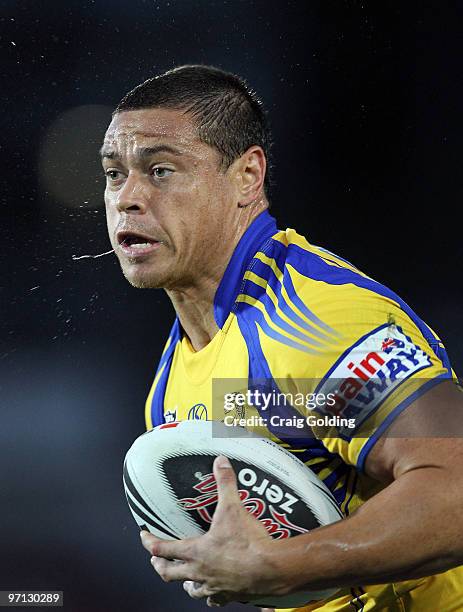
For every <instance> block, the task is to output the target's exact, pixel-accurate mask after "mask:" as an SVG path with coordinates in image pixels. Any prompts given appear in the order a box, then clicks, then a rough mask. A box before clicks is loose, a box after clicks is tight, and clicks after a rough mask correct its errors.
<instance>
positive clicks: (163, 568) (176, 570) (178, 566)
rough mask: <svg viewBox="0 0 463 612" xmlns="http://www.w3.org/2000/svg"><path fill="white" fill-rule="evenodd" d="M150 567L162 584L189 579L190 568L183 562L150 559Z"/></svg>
mask: <svg viewBox="0 0 463 612" xmlns="http://www.w3.org/2000/svg"><path fill="white" fill-rule="evenodd" d="M151 565H152V566H153V567H154V569H155V570H156V572H157V573H158V574H159V576H160V577H161V578H162V580H164V582H172V581H174V580H187V579H188V578H191V575H190V574H191V567H190V566H189V564H188V563H184V562H183V561H168V560H167V559H163V558H162V557H151Z"/></svg>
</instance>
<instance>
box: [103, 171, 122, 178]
mask: <svg viewBox="0 0 463 612" xmlns="http://www.w3.org/2000/svg"><path fill="white" fill-rule="evenodd" d="M105 175H106V178H107V179H108V180H109V181H117V179H118V178H119V175H120V172H119V170H106V172H105Z"/></svg>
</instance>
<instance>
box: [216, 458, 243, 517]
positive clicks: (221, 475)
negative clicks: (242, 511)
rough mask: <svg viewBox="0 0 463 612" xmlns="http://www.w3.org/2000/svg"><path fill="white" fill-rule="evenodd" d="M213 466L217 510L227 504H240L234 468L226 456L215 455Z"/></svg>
mask: <svg viewBox="0 0 463 612" xmlns="http://www.w3.org/2000/svg"><path fill="white" fill-rule="evenodd" d="M213 468H214V476H215V480H216V482H217V493H218V496H219V500H218V503H217V510H219V508H220V507H221V506H225V505H228V504H235V503H236V504H240V498H239V494H238V485H237V482H236V474H235V470H234V469H233V467H232V464H231V463H230V461H229V460H228V459H227V457H225V456H224V455H219V456H218V457H216V458H215V460H214V465H213ZM217 510H216V512H217Z"/></svg>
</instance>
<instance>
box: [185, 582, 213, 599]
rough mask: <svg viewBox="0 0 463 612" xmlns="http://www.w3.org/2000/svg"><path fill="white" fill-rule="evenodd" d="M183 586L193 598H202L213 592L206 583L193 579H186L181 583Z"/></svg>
mask: <svg viewBox="0 0 463 612" xmlns="http://www.w3.org/2000/svg"><path fill="white" fill-rule="evenodd" d="M183 588H184V589H185V591H186V592H187V593H188V595H189V596H190V597H192V598H193V599H204V598H205V597H209V596H210V595H212V594H213V591H212V590H211V589H210V588H209V587H208V586H207V585H206V584H203V583H201V582H195V581H194V580H186V581H185V582H184V583H183Z"/></svg>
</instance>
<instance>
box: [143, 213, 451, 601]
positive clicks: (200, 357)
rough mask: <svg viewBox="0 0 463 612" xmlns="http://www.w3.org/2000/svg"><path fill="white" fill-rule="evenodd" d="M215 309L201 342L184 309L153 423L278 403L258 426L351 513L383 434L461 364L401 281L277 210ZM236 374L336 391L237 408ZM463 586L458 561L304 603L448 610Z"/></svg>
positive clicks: (303, 390) (239, 382)
mask: <svg viewBox="0 0 463 612" xmlns="http://www.w3.org/2000/svg"><path fill="white" fill-rule="evenodd" d="M214 316H215V320H216V323H217V326H218V327H219V332H218V333H217V334H216V335H215V337H214V338H213V339H212V341H211V342H210V343H209V344H208V345H207V346H206V347H204V348H203V349H201V350H200V351H198V352H195V351H194V350H193V348H192V346H191V344H190V342H189V340H188V338H187V337H184V336H182V332H181V328H180V325H179V322H178V320H176V321H175V323H174V325H173V328H172V330H171V333H170V335H169V338H168V340H167V343H166V346H165V349H164V352H163V354H162V356H161V360H160V363H159V367H158V370H157V373H156V376H155V379H154V383H153V385H152V388H151V391H150V393H149V396H148V399H147V402H146V426H147V428H148V429H150V428H152V427H154V426H156V425H159V424H161V423H164V422H166V421H167V422H169V421H174V420H183V419H219V420H225V419H226V418H227V419H228V420H230V417H231V416H233V417H236V419H237V422H238V421H239V417H241V418H245V419H246V418H249V419H250V420H249V422H251V420H252V419H254V421H253V422H255V423H257V419H256V417H258V416H264V417H265V418H264V421H262V420H261V421H260V422H259V424H258V425H257V424H256V426H255V429H257V430H259V431H260V432H261V433H263V434H264V435H266V436H268V437H270V438H271V439H273V440H274V441H276V442H277V443H279V444H281V445H282V446H284V447H285V448H286V449H287V450H289V451H290V452H291V453H293V454H294V455H295V456H297V457H298V458H299V459H300V460H301V461H303V462H304V463H306V465H308V466H309V467H310V468H311V469H312V470H313V471H314V472H315V473H316V474H317V475H318V476H319V478H321V480H323V481H324V483H325V484H326V485H327V486H328V487H329V489H330V490H331V491H332V492H333V494H334V496H335V497H336V499H337V501H338V504H339V505H340V507H341V510H342V511H343V513H344V514H345V515H346V516H347V515H349V514H350V513H352V512H353V511H354V510H355V509H356V508H358V507H359V506H360V505H361V504H362V503H364V502H365V501H366V500H368V499H369V498H370V497H371V496H373V495H374V494H376V493H377V492H378V490H379V489H380V488H382V487H381V485H380V484H379V483H378V482H376V481H373V480H372V479H370V478H369V477H368V476H367V475H366V474H365V471H364V466H365V460H366V458H367V457H368V453H369V451H370V450H371V448H372V447H373V446H374V444H375V442H376V441H377V440H378V438H379V437H380V436H381V435H382V434H383V432H384V431H385V430H386V429H387V427H388V426H389V425H390V424H391V423H392V421H393V420H394V419H395V418H396V417H397V416H398V415H399V414H400V413H401V412H402V411H403V410H405V409H406V408H407V406H408V405H410V404H411V403H412V402H413V401H414V400H415V399H416V398H417V397H419V396H420V395H421V394H423V393H425V392H426V391H427V390H429V389H430V388H432V387H433V386H434V385H436V384H438V383H439V382H441V381H442V380H445V379H449V378H450V379H451V378H452V377H453V378H455V376H454V375H453V373H452V370H451V367H450V363H449V360H448V357H447V354H446V351H445V349H444V346H443V345H442V343H441V341H440V340H439V338H438V337H437V336H436V334H435V333H434V332H433V331H432V330H431V329H430V328H429V327H428V326H427V325H426V324H425V323H424V322H423V321H422V320H421V319H420V318H419V317H418V316H417V315H416V314H415V313H414V312H413V311H412V309H411V308H410V307H409V306H408V305H407V304H406V303H405V302H404V301H403V300H401V299H400V298H399V297H398V296H397V295H396V294H395V293H394V292H393V291H391V290H390V289H388V288H387V287H385V286H383V285H381V284H380V283H378V282H376V281H374V280H373V279H371V278H369V277H368V276H366V275H365V274H364V273H362V272H361V271H359V270H358V269H357V268H355V267H354V266H353V265H352V264H350V263H349V262H347V261H345V260H343V259H341V258H340V257H338V256H336V255H334V254H332V253H330V252H329V251H326V250H325V249H322V248H320V247H316V246H313V245H311V244H310V243H309V242H308V241H307V240H306V239H305V238H304V237H302V236H300V235H299V234H297V233H296V232H295V231H294V230H292V229H288V230H286V231H278V229H277V227H276V224H275V220H274V219H273V217H271V215H270V214H269V213H268V212H267V211H266V212H264V213H262V214H261V215H260V216H259V217H258V218H257V219H256V220H255V221H254V222H253V223H252V225H251V226H250V227H249V228H248V229H247V231H246V232H245V234H244V235H243V237H242V238H241V240H240V242H239V243H238V245H237V247H236V249H235V251H234V253H233V256H232V258H231V260H230V262H229V264H228V266H227V269H226V271H225V274H224V276H223V278H222V280H221V282H220V285H219V287H218V289H217V292H216V295H215V299H214ZM217 381H219V383H220V384H217ZM224 381H225V382H224ZM226 381H229V386H228V387H227V389H226V390H227V392H228V393H230V397H233V392H238V391H242V390H243V388H245V387H247V388H248V389H253V390H255V389H261V390H262V388H263V387H265V388H267V390H268V391H270V390H271V391H272V392H273V393H275V391H277V392H281V393H284V394H287V395H289V394H291V397H292V398H295V397H302V398H308V397H309V396H310V398H311V399H313V398H317V397H321V398H325V402H322V403H321V405H318V404H313V403H312V404H310V408H309V407H308V404H307V403H301V404H300V405H298V404H297V402H293V403H292V404H291V403H290V404H289V405H288V404H285V405H284V406H281V405H280V404H279V405H278V406H276V405H275V401H273V400H270V399H269V402H271V404H272V405H271V406H269V408H272V410H271V411H269V410H267V413H266V414H264V410H265V409H264V408H263V406H262V404H259V403H256V402H252V401H251V402H248V403H247V404H246V405H245V406H238V407H236V406H235V407H234V409H231V408H227V409H224V402H223V396H224V393H223V391H224V384H225V385H227V384H228V383H227V382H226ZM262 381H266V382H265V383H264V382H262ZM267 395H268V397H269V398H270V394H267ZM254 397H255V396H254ZM273 397H275V395H274V396H273ZM327 397H328V398H329V400H330V401H329V402H328V401H326V398H327ZM230 410H231V415H230V414H229V411H230ZM227 411H228V412H227ZM268 414H273V415H274V416H276V417H278V418H275V419H269V418H268V416H267V415H268ZM308 416H311V417H314V418H312V420H309V419H308V418H307V417H308ZM325 417H326V419H327V420H325V421H323V419H324V418H325ZM330 419H331V420H330ZM246 422H247V421H246ZM322 422H323V423H329V425H323V426H320V425H319V423H322ZM262 423H264V424H262ZM282 423H284V424H285V426H282ZM462 600H463V571H462V570H461V568H456V569H454V570H451V571H449V572H446V573H444V574H440V575H438V576H433V577H429V578H425V579H421V580H415V581H407V582H401V583H397V584H390V585H373V586H371V585H369V586H361V587H355V588H354V589H349V590H346V591H343V592H341V593H339V594H338V595H336V596H335V597H334V598H333V599H332V600H330V601H329V602H318V603H316V604H311V605H309V606H307V607H306V608H304V610H307V611H308V610H319V611H322V612H341V611H347V610H351V611H352V610H365V611H366V610H389V611H394V610H400V611H403V610H417V611H419V612H426V611H428V610H429V611H430V612H431V611H432V612H437V610H439V612H447V611H450V610H457V609H459V608H458V606H459V605H460V602H461V601H462Z"/></svg>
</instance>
